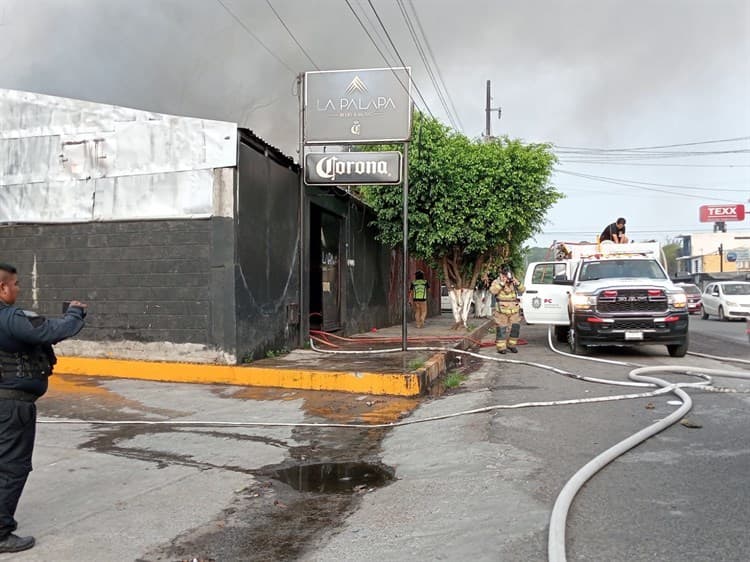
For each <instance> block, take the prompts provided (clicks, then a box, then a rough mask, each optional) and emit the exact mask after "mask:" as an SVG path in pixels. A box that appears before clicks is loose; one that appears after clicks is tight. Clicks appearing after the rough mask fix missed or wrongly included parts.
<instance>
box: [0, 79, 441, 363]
mask: <svg viewBox="0 0 750 562" xmlns="http://www.w3.org/2000/svg"><path fill="white" fill-rule="evenodd" d="M301 200H302V201H304V203H303V204H304V209H303V212H304V213H305V217H306V220H305V221H304V224H307V225H309V227H308V228H307V231H306V232H300V220H299V217H300V205H301V203H300V201H301ZM373 218H374V217H373V215H372V214H371V211H370V209H369V208H368V207H367V206H366V205H364V204H363V203H362V202H361V201H359V200H358V199H356V198H355V197H353V196H352V195H351V194H350V193H349V192H348V191H347V190H345V189H341V188H338V187H333V186H330V187H329V186H326V187H310V186H307V187H305V197H304V198H301V197H300V178H299V168H298V167H297V165H296V164H295V163H294V162H293V161H292V159H291V158H289V157H288V156H286V155H284V154H282V153H281V152H280V151H279V150H278V149H276V148H274V147H272V146H270V145H268V144H267V143H265V142H264V141H263V140H262V139H260V138H258V137H257V136H255V135H254V134H253V133H252V132H251V131H249V130H246V129H239V130H238V129H237V126H236V125H235V124H234V123H228V122H222V121H210V120H205V119H197V118H189V117H178V116H173V115H165V114H158V113H151V112H146V111H140V110H135V109H129V108H124V107H117V106H110V105H104V104H97V103H92V102H84V101H79V100H72V99H66V98H59V97H54V96H47V95H40V94H34V93H29V92H19V91H13V90H0V261H7V262H10V263H13V264H15V265H17V266H18V267H19V268H20V275H21V279H22V283H23V285H24V292H23V294H22V296H23V301H22V303H21V304H22V305H23V306H26V307H28V308H33V309H35V310H37V311H38V312H40V313H41V314H46V315H54V314H59V312H60V308H61V306H62V302H63V301H67V300H71V299H74V298H75V299H79V300H83V301H85V302H88V303H89V306H90V319H89V322H88V323H87V327H86V328H85V330H84V331H83V332H82V333H81V334H80V336H79V337H78V338H77V339H76V340H75V341H70V340H69V341H68V342H65V343H64V344H61V345H60V350H61V352H62V353H63V354H72V355H82V356H103V357H115V358H136V359H147V360H169V361H175V360H177V361H195V362H213V363H229V364H232V363H239V362H242V361H245V360H248V359H251V358H258V357H263V356H265V354H266V353H267V352H268V351H271V350H273V351H279V350H282V349H292V348H294V347H297V346H298V345H299V344H300V342H301V341H304V340H305V338H306V335H307V333H308V330H309V329H310V328H313V329H320V330H328V331H340V332H341V333H344V334H347V333H354V332H359V331H365V330H369V329H371V328H373V327H380V326H384V325H390V324H397V323H399V322H400V311H401V300H400V299H401V286H402V282H403V281H402V280H401V275H400V267H399V264H400V256H399V255H398V253H397V251H393V250H391V249H388V248H385V247H383V246H382V245H381V244H380V243H378V242H377V241H376V240H375V233H374V231H373V230H372V228H371V227H370V222H371V221H372V220H373ZM301 237H304V238H305V241H306V243H305V247H306V250H307V251H306V254H305V255H304V256H302V259H300V250H299V248H300V238H301ZM415 267H416V265H415V264H412V270H413V269H414V268H415ZM419 267H421V268H422V269H425V270H426V268H425V267H424V264H419ZM426 271H427V270H426ZM432 275H433V277H432V279H431V282H430V284H431V286H432V287H433V292H434V295H433V298H432V301H433V302H432V308H431V311H432V312H433V313H434V312H437V311H439V286H440V283H439V281H437V279H436V278H435V277H434V274H432ZM303 291H304V292H305V296H306V298H305V299H304V300H303V301H302V302H306V303H309V305H307V306H306V307H305V310H300V308H299V303H300V302H301V300H300V296H301V294H302V292H303Z"/></svg>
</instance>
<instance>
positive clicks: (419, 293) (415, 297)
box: [409, 270, 430, 328]
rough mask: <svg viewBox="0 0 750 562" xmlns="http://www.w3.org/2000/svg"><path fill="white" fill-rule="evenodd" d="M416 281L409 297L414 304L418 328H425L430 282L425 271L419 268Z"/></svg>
mask: <svg viewBox="0 0 750 562" xmlns="http://www.w3.org/2000/svg"><path fill="white" fill-rule="evenodd" d="M414 277H415V279H414V281H412V282H411V286H410V287H409V298H411V302H412V304H413V305H414V320H415V321H416V324H417V328H424V320H425V318H427V289H429V288H430V284H429V283H428V282H427V280H426V279H425V278H424V273H422V272H421V271H419V270H417V272H416V273H415V274H414Z"/></svg>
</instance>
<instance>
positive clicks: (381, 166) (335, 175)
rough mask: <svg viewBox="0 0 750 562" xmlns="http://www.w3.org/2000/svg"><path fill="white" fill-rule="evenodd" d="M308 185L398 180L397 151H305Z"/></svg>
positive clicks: (396, 182)
mask: <svg viewBox="0 0 750 562" xmlns="http://www.w3.org/2000/svg"><path fill="white" fill-rule="evenodd" d="M305 183H306V184H308V185H395V184H398V183H401V153H400V152H328V153H311V154H307V155H305Z"/></svg>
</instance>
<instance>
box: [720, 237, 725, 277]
mask: <svg viewBox="0 0 750 562" xmlns="http://www.w3.org/2000/svg"><path fill="white" fill-rule="evenodd" d="M719 271H720V272H722V273H724V244H719Z"/></svg>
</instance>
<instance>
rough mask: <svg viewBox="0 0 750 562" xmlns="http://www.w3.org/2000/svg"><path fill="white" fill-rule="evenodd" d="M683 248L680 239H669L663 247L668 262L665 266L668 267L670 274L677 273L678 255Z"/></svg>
mask: <svg viewBox="0 0 750 562" xmlns="http://www.w3.org/2000/svg"><path fill="white" fill-rule="evenodd" d="M681 249H682V245H681V244H680V242H679V241H678V240H669V241H668V242H667V243H666V244H665V245H664V246H662V247H661V250H662V252H664V258H665V260H666V262H667V263H665V264H664V267H665V268H666V269H667V273H669V275H674V274H675V273H677V256H678V254H679V253H680V250H681Z"/></svg>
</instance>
